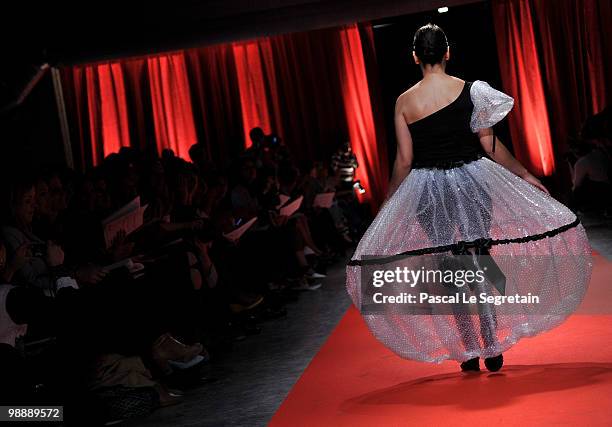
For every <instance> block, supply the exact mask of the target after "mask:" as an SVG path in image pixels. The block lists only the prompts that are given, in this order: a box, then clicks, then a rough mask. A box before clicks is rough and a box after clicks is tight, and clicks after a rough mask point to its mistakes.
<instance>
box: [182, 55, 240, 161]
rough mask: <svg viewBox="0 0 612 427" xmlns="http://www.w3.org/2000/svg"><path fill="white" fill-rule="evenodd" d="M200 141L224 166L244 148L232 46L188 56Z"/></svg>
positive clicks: (210, 155) (214, 158)
mask: <svg viewBox="0 0 612 427" xmlns="http://www.w3.org/2000/svg"><path fill="white" fill-rule="evenodd" d="M186 60H187V71H188V73H189V81H190V82H191V93H192V98H191V99H192V101H193V105H192V107H193V113H194V117H195V124H196V131H197V133H198V139H199V141H200V142H201V143H202V144H203V145H204V147H205V148H206V150H207V153H208V156H209V158H210V159H213V160H215V161H220V162H223V161H225V160H227V159H228V158H229V157H230V156H231V154H234V153H233V152H232V150H233V149H235V150H237V149H240V148H241V147H242V146H243V143H242V141H243V138H244V132H243V124H242V109H241V103H240V89H239V86H238V77H237V73H236V65H235V62H234V52H233V49H232V46H231V45H229V44H224V45H217V46H210V47H205V48H202V49H190V50H188V51H187V52H186Z"/></svg>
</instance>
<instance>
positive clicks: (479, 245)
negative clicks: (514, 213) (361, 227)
mask: <svg viewBox="0 0 612 427" xmlns="http://www.w3.org/2000/svg"><path fill="white" fill-rule="evenodd" d="M578 224H580V219H578V217H576V219H575V220H574V221H572V222H571V223H569V224H565V225H562V226H561V227H557V228H554V229H552V230H549V231H545V232H544V233H540V234H532V235H530V236H525V237H516V238H513V239H498V240H493V239H486V238H483V239H476V240H473V241H471V242H466V241H463V240H461V241H459V242H457V243H453V244H450V245H444V246H432V247H429V248H422V249H414V250H411V251H406V252H402V253H399V254H395V255H389V256H384V257H380V258H368V259H361V260H359V259H352V260H350V261H349V262H348V263H347V266H356V265H357V266H362V265H380V264H387V263H389V262H394V261H397V260H400V259H402V258H405V257H408V256H415V255H427V254H434V253H439V252H449V251H450V252H452V253H454V254H465V253H467V249H469V248H475V250H476V252H477V253H478V254H483V255H484V254H485V253H487V254H488V250H489V248H491V246H495V245H507V244H509V243H527V242H533V241H536V240H542V239H545V238H547V237H553V236H556V235H557V234H559V233H563V232H564V231H567V230H569V229H570V228H574V227H576V226H578Z"/></svg>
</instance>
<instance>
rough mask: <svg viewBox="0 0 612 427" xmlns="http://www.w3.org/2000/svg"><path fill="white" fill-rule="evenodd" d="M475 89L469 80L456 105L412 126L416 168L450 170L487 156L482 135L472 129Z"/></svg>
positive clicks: (413, 164) (446, 107)
mask: <svg viewBox="0 0 612 427" xmlns="http://www.w3.org/2000/svg"><path fill="white" fill-rule="evenodd" d="M471 86H472V82H468V81H466V82H465V84H464V85H463V89H462V90H461V93H460V94H459V96H458V97H457V98H456V99H455V100H454V101H453V102H451V103H450V104H448V105H446V106H445V107H443V108H441V109H440V110H437V111H435V112H433V113H432V114H430V115H428V116H425V117H423V118H422V119H419V120H417V121H416V122H412V123H410V124H409V125H408V129H409V130H410V134H411V136H412V151H413V162H412V168H413V169H418V168H441V169H448V168H453V167H457V166H461V165H463V164H465V163H469V162H471V161H474V160H477V159H479V158H481V157H483V156H485V152H484V150H483V149H482V146H481V145H480V141H479V139H478V135H477V134H476V133H474V132H472V130H471V128H470V118H471V116H472V112H473V110H474V104H473V102H472V98H471V96H470V88H471Z"/></svg>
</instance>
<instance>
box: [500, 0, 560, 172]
mask: <svg viewBox="0 0 612 427" xmlns="http://www.w3.org/2000/svg"><path fill="white" fill-rule="evenodd" d="M495 21H496V35H497V52H498V55H499V63H500V67H501V74H502V80H503V82H504V89H505V90H506V91H507V92H508V93H509V94H511V95H512V96H514V98H515V100H516V103H515V107H514V114H511V115H510V117H509V120H510V134H511V135H512V141H513V144H514V152H515V154H516V157H517V158H518V159H519V160H520V161H522V162H523V164H524V165H525V166H526V167H527V169H529V170H530V171H531V172H533V173H534V174H536V175H538V176H543V175H552V173H553V171H554V169H555V162H554V155H553V148H552V140H551V136H550V125H549V120H548V110H547V108H546V95H545V92H544V83H543V76H542V70H541V67H540V60H539V58H538V51H537V48H536V35H535V34H534V28H533V24H532V22H533V18H532V14H531V7H530V4H529V2H528V1H524V0H517V1H514V0H510V1H505V0H503V1H499V2H497V4H496V8H495Z"/></svg>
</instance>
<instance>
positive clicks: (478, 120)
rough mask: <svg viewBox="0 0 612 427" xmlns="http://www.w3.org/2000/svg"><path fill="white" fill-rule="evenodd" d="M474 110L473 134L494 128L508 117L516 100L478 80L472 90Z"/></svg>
mask: <svg viewBox="0 0 612 427" xmlns="http://www.w3.org/2000/svg"><path fill="white" fill-rule="evenodd" d="M470 97H471V98H472V103H473V104H474V110H473V112H472V117H471V119H470V128H471V129H472V132H478V131H479V130H480V129H486V128H489V127H492V126H493V125H494V124H495V123H497V122H499V121H500V120H501V119H503V118H504V117H506V115H507V114H508V113H509V112H510V110H512V107H513V106H514V98H512V97H511V96H509V95H506V94H505V93H503V92H500V91H499V90H497V89H493V88H492V87H491V86H490V85H489V84H488V83H487V82H484V81H482V80H476V81H474V83H472V87H471V88H470Z"/></svg>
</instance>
